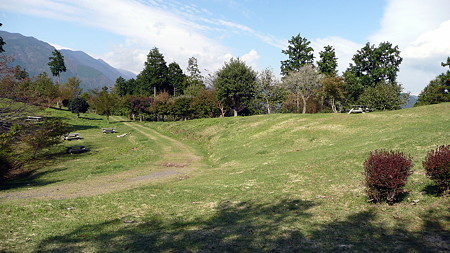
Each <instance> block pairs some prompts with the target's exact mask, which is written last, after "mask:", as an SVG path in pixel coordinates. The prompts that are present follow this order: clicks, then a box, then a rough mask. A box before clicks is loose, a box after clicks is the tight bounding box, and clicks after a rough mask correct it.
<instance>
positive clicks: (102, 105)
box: [88, 87, 118, 123]
mask: <svg viewBox="0 0 450 253" xmlns="http://www.w3.org/2000/svg"><path fill="white" fill-rule="evenodd" d="M90 93H91V94H90V101H88V102H89V105H91V106H92V107H93V108H94V109H95V110H96V111H97V113H98V114H100V115H105V116H106V120H107V121H108V123H109V117H110V116H111V115H113V112H114V110H115V108H116V107H117V105H118V98H117V97H116V95H114V94H112V93H109V92H108V88H107V87H103V88H102V91H100V92H98V91H94V90H91V91H90Z"/></svg>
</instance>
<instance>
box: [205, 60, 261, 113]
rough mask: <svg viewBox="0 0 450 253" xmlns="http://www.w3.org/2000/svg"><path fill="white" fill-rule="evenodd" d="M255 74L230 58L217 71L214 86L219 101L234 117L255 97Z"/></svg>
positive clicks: (238, 61)
mask: <svg viewBox="0 0 450 253" xmlns="http://www.w3.org/2000/svg"><path fill="white" fill-rule="evenodd" d="M256 77H257V74H256V72H255V71H253V70H252V68H251V67H249V66H247V65H246V64H245V63H244V62H242V61H241V60H239V59H234V58H232V59H231V60H230V61H229V62H226V63H225V65H224V66H223V67H222V68H221V69H220V70H219V71H217V76H216V79H215V80H214V86H215V88H216V90H217V97H218V99H219V101H221V102H222V103H224V104H226V105H228V106H229V107H230V108H231V109H232V110H233V114H234V116H237V115H238V113H239V112H240V111H242V110H243V109H244V108H246V107H247V106H248V105H249V104H250V102H251V100H252V99H254V97H255V95H256Z"/></svg>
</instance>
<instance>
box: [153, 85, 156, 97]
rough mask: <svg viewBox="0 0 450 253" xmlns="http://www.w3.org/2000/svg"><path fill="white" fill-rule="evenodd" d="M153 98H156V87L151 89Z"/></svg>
mask: <svg viewBox="0 0 450 253" xmlns="http://www.w3.org/2000/svg"><path fill="white" fill-rule="evenodd" d="M153 97H156V86H154V87H153Z"/></svg>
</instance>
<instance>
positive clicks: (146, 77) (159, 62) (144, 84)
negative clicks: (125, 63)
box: [136, 47, 173, 96]
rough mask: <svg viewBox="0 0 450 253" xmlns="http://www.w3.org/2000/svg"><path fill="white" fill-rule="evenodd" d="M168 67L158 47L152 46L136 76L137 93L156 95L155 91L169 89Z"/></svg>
mask: <svg viewBox="0 0 450 253" xmlns="http://www.w3.org/2000/svg"><path fill="white" fill-rule="evenodd" d="M167 72H168V68H167V65H166V61H165V60H164V56H163V55H162V54H161V53H160V52H159V49H158V48H156V47H155V48H153V49H152V50H150V52H149V53H148V55H147V60H146V61H145V63H144V69H143V70H142V71H141V73H139V75H138V76H137V78H136V82H137V85H138V87H139V88H138V94H142V95H151V94H153V95H154V96H155V95H156V92H163V91H167V92H169V91H171V90H173V88H170V87H169V82H168V80H167Z"/></svg>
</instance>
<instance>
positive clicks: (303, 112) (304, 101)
mask: <svg viewBox="0 0 450 253" xmlns="http://www.w3.org/2000/svg"><path fill="white" fill-rule="evenodd" d="M302 101H303V111H302V114H305V113H306V98H305V96H302Z"/></svg>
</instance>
